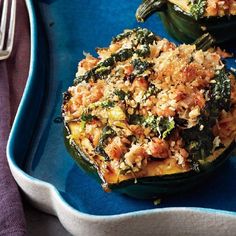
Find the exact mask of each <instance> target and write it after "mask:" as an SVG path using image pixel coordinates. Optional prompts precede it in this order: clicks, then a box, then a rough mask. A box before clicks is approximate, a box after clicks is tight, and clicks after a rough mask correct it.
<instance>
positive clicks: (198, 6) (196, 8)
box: [190, 0, 207, 20]
mask: <svg viewBox="0 0 236 236" xmlns="http://www.w3.org/2000/svg"><path fill="white" fill-rule="evenodd" d="M206 3H207V2H206V0H194V2H193V5H192V6H191V8H190V13H191V15H192V16H193V17H194V19H195V20H198V19H199V18H200V17H201V16H203V14H204V12H205V6H206Z"/></svg>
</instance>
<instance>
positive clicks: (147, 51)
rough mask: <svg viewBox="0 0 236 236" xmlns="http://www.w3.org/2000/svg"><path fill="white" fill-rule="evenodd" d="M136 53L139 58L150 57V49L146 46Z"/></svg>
mask: <svg viewBox="0 0 236 236" xmlns="http://www.w3.org/2000/svg"><path fill="white" fill-rule="evenodd" d="M135 53H137V55H138V56H140V57H147V56H149V55H150V47H149V46H148V45H146V44H144V45H142V48H140V49H137V50H136V51H135Z"/></svg>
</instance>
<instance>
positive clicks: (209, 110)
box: [182, 69, 231, 171]
mask: <svg viewBox="0 0 236 236" xmlns="http://www.w3.org/2000/svg"><path fill="white" fill-rule="evenodd" d="M212 82H213V83H211V86H210V89H209V99H210V100H209V101H207V103H206V105H205V108H204V109H203V111H202V113H201V115H200V118H199V122H198V124H197V125H196V126H194V127H192V128H190V129H185V130H183V132H182V137H183V139H184V141H185V147H186V149H187V150H188V152H189V160H190V163H191V165H192V169H194V170H196V171H199V170H200V163H199V160H205V158H206V157H208V156H209V155H210V154H211V153H212V150H213V140H214V138H215V137H214V135H213V133H212V127H213V126H214V125H215V123H216V120H217V119H218V117H219V114H220V112H221V111H222V110H223V109H224V110H228V109H229V107H230V90H231V89H230V79H229V78H228V76H227V74H226V72H225V70H224V69H223V70H220V71H217V73H216V76H215V78H214V81H212Z"/></svg>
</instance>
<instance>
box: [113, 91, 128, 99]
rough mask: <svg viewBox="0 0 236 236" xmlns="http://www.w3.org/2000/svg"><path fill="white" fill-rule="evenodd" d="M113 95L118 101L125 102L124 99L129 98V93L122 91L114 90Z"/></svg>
mask: <svg viewBox="0 0 236 236" xmlns="http://www.w3.org/2000/svg"><path fill="white" fill-rule="evenodd" d="M114 94H115V95H117V96H118V97H119V99H120V100H125V98H126V97H127V98H129V97H130V92H125V91H124V90H118V89H116V90H115V91H114Z"/></svg>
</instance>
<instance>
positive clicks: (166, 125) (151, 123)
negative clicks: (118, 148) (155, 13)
mask: <svg viewBox="0 0 236 236" xmlns="http://www.w3.org/2000/svg"><path fill="white" fill-rule="evenodd" d="M129 123H130V124H137V125H143V126H145V127H149V128H150V129H151V130H152V132H154V133H155V134H157V135H158V136H159V137H160V138H162V139H165V138H167V137H168V135H169V134H170V133H171V131H172V130H173V129H174V128H175V121H174V118H173V117H162V116H148V117H144V116H142V115H136V114H134V115H130V116H129Z"/></svg>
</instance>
